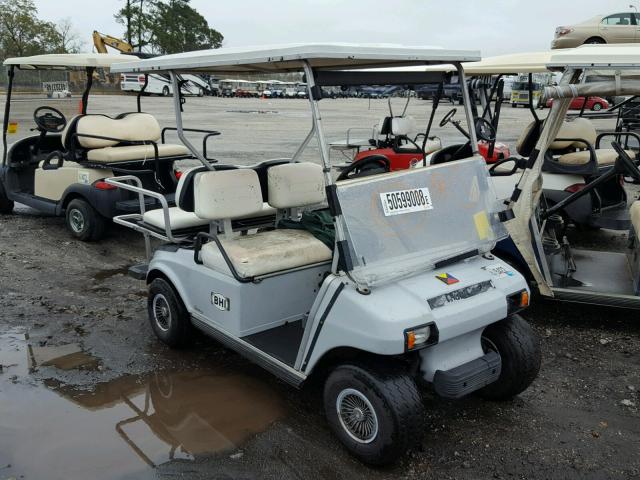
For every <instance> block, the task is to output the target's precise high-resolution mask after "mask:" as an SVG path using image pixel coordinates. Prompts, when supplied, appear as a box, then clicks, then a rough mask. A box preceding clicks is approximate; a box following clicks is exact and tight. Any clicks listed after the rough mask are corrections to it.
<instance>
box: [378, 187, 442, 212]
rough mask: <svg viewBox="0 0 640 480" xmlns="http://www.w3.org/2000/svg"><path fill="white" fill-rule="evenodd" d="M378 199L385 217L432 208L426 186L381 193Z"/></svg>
mask: <svg viewBox="0 0 640 480" xmlns="http://www.w3.org/2000/svg"><path fill="white" fill-rule="evenodd" d="M380 201H381V202H382V210H383V211H384V216H385V217H388V216H390V215H401V214H403V213H411V212H421V211H424V210H432V209H433V203H431V195H429V189H428V188H427V187H422V188H413V189H411V190H398V191H396V192H386V193H381V194H380Z"/></svg>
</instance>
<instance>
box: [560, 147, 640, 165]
mask: <svg viewBox="0 0 640 480" xmlns="http://www.w3.org/2000/svg"><path fill="white" fill-rule="evenodd" d="M625 151H626V152H627V155H629V157H631V158H635V156H636V152H634V151H633V150H625ZM595 152H596V160H597V161H598V166H600V167H606V166H609V165H613V164H614V163H615V162H616V159H617V158H618V153H617V152H616V151H615V150H614V149H613V148H598V149H597V150H595ZM590 159H591V153H590V152H589V150H583V151H580V152H571V153H565V154H564V155H560V157H558V163H561V164H562V165H585V164H587V163H589V160H590Z"/></svg>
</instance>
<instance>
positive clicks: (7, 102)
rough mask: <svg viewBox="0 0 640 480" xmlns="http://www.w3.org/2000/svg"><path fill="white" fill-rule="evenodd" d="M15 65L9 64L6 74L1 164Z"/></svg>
mask: <svg viewBox="0 0 640 480" xmlns="http://www.w3.org/2000/svg"><path fill="white" fill-rule="evenodd" d="M15 68H16V67H15V66H13V65H11V66H10V67H9V71H8V72H7V75H8V76H9V83H8V85H7V100H6V103H5V104H4V119H3V121H2V148H3V150H2V166H3V167H4V166H5V165H6V163H7V130H8V129H9V113H10V112H11V92H12V91H13V77H14V76H15V73H16V72H15Z"/></svg>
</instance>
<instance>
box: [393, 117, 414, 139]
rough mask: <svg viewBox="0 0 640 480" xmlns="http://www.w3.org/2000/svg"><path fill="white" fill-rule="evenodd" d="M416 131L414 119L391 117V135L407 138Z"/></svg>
mask: <svg viewBox="0 0 640 480" xmlns="http://www.w3.org/2000/svg"><path fill="white" fill-rule="evenodd" d="M415 130H416V119H415V118H413V117H393V118H392V119H391V134H392V135H396V136H405V137H406V136H407V135H409V134H410V133H411V132H415Z"/></svg>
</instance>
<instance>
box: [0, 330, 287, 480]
mask: <svg viewBox="0 0 640 480" xmlns="http://www.w3.org/2000/svg"><path fill="white" fill-rule="evenodd" d="M32 343H34V344H32ZM98 364H99V360H98V359H96V358H95V357H92V356H90V355H88V354H86V353H84V352H82V350H81V349H80V347H79V345H64V346H60V347H48V346H39V345H37V344H35V342H33V341H32V340H29V339H28V338H27V336H26V335H25V334H24V333H20V332H17V331H13V332H9V333H8V334H3V335H0V365H2V366H3V367H2V370H1V371H0V478H5V477H16V478H21V476H23V475H24V478H92V479H103V478H104V479H106V478H109V479H113V478H125V477H126V478H153V477H154V473H153V467H157V466H159V465H162V464H164V463H166V462H170V461H172V460H176V459H181V460H192V459H194V458H195V457H196V456H198V455H200V454H216V453H221V452H229V453H228V454H232V453H233V450H235V449H237V448H238V447H240V446H241V445H242V444H243V443H245V442H246V441H247V440H249V439H250V438H251V437H252V436H254V435H256V434H258V433H260V432H263V431H265V430H267V429H268V428H269V426H270V425H271V424H272V423H273V422H275V421H276V420H278V419H279V418H281V417H283V415H284V413H285V412H284V408H283V406H282V401H281V399H280V398H279V395H278V394H277V393H276V392H275V391H273V390H272V389H271V388H270V387H269V386H268V384H266V383H265V382H261V381H259V380H257V379H254V378H252V377H249V376H245V375H242V374H238V373H233V372H225V371H218V370H215V369H204V370H195V371H182V372H181V371H178V372H162V373H161V372H157V373H154V374H150V375H144V376H123V377H120V378H117V379H115V380H113V381H109V382H105V383H99V384H97V385H96V386H95V388H94V389H92V390H91V391H88V390H82V389H78V388H76V387H75V386H73V385H70V384H66V383H62V382H60V381H58V380H54V379H50V380H45V381H44V382H40V381H38V380H36V379H35V378H34V377H33V376H31V374H30V372H33V370H34V368H39V367H45V366H49V367H55V368H61V369H65V370H73V369H80V370H82V369H87V368H94V366H95V365H98ZM42 371H43V370H41V373H42ZM6 465H11V466H10V467H6Z"/></svg>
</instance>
